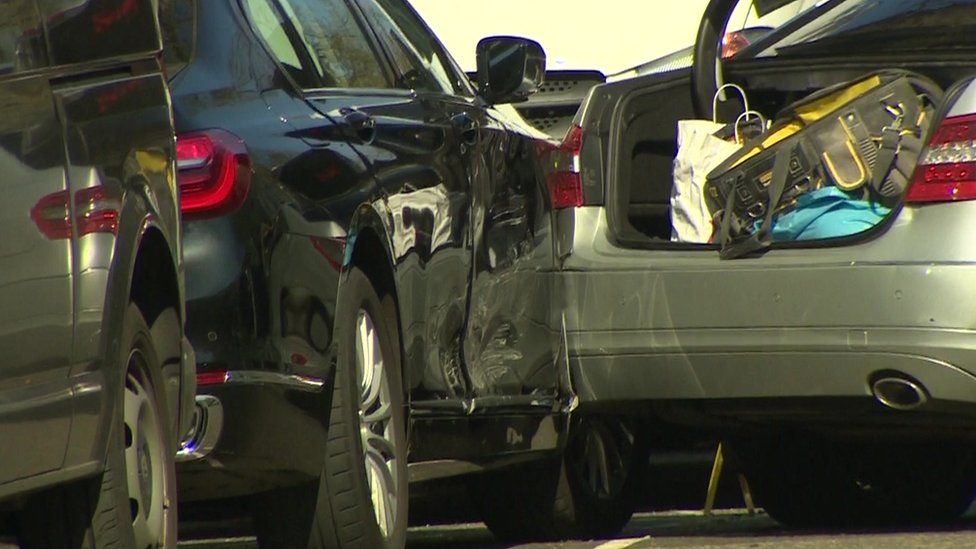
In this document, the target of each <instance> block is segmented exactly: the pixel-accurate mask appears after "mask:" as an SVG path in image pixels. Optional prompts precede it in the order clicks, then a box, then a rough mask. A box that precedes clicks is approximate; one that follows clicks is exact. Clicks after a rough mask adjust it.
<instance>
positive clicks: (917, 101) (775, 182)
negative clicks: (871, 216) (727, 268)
mask: <svg viewBox="0 0 976 549" xmlns="http://www.w3.org/2000/svg"><path fill="white" fill-rule="evenodd" d="M941 100H942V90H941V89H940V88H939V86H938V85H937V84H935V83H934V82H932V81H931V80H929V79H927V78H925V77H924V76H921V75H919V74H915V73H911V72H907V71H894V70H891V71H883V72H877V73H872V74H869V75H867V76H865V77H862V78H859V79H857V80H855V81H853V82H847V83H844V84H840V85H837V86H832V87H830V88H827V89H824V90H821V91H820V92H817V93H815V94H813V95H811V96H809V97H807V98H805V99H803V100H801V101H799V102H797V103H794V104H792V105H790V106H789V107H787V108H786V109H784V110H783V111H782V112H781V113H780V114H779V115H777V117H776V119H775V120H776V122H775V123H774V124H773V125H772V127H771V128H770V129H769V130H767V131H766V132H764V133H763V134H762V135H760V136H759V137H757V138H755V139H753V140H751V141H749V142H747V143H746V144H745V145H744V146H743V147H742V149H741V150H740V151H739V152H738V153H736V154H734V155H733V156H732V157H730V158H729V159H727V160H726V161H725V162H723V163H722V164H721V165H719V166H718V167H716V168H715V169H714V170H712V171H711V173H709V174H708V177H707V180H706V183H705V187H704V190H705V200H706V204H707V206H708V209H709V211H710V212H711V214H712V219H713V223H714V225H715V227H716V229H717V230H716V232H717V235H718V239H717V242H718V243H720V244H721V256H722V258H723V259H733V258H737V257H741V256H744V255H749V254H752V253H755V252H758V251H762V250H764V249H766V248H768V247H769V246H770V244H772V241H773V239H772V236H771V230H772V226H773V224H774V222H775V220H776V218H777V217H778V216H780V215H782V214H784V213H787V212H789V211H791V210H792V209H793V208H794V206H795V205H796V201H797V199H798V198H799V197H800V196H802V195H803V194H805V193H808V192H810V191H813V190H816V189H820V188H823V187H826V186H828V185H833V186H835V187H837V188H839V189H841V190H843V191H845V192H848V193H855V195H860V196H861V197H863V199H865V200H870V201H872V202H878V203H880V204H882V205H885V206H887V207H893V206H895V205H897V204H898V203H899V202H900V200H901V197H902V195H903V194H904V192H905V190H906V188H907V186H908V178H909V177H911V173H910V172H911V168H912V167H913V166H914V165H915V163H916V162H917V160H918V156H919V154H920V152H921V149H922V136H923V135H924V134H925V132H926V130H927V128H928V126H929V124H930V122H931V119H932V115H933V111H934V106H935V105H936V104H938V103H939V102H941Z"/></svg>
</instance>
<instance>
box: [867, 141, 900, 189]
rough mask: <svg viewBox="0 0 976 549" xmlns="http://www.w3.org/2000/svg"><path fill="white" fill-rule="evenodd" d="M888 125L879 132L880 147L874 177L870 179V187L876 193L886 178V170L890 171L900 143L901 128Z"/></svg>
mask: <svg viewBox="0 0 976 549" xmlns="http://www.w3.org/2000/svg"><path fill="white" fill-rule="evenodd" d="M897 126H899V125H896V126H895V127H888V128H885V129H884V131H883V132H881V148H880V149H878V163H877V164H876V165H875V167H874V178H873V180H872V181H871V187H872V188H874V190H875V191H877V192H878V194H882V193H881V187H882V185H884V182H885V179H887V178H888V172H890V171H891V167H892V166H893V165H894V163H895V157H896V156H897V155H898V144H899V143H901V128H900V127H897Z"/></svg>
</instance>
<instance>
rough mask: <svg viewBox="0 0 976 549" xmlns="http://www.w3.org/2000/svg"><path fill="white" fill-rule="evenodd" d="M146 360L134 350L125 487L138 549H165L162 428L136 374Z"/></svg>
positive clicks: (166, 510)
mask: <svg viewBox="0 0 976 549" xmlns="http://www.w3.org/2000/svg"><path fill="white" fill-rule="evenodd" d="M145 364H146V362H145V357H144V356H143V355H142V353H141V352H140V351H138V350H134V351H133V352H132V354H131V355H130V357H129V373H128V374H126V378H125V398H124V411H123V414H124V415H123V426H124V435H125V439H124V445H125V472H126V487H127V491H128V494H129V508H130V510H131V513H132V528H133V531H134V533H135V540H136V547H137V548H138V549H143V548H155V547H164V546H165V545H166V543H167V541H168V540H166V539H165V535H166V534H165V532H166V522H167V518H168V514H169V513H170V512H171V511H170V509H169V497H170V495H169V494H167V493H166V485H167V483H166V475H167V474H168V473H167V470H166V455H165V452H166V451H167V450H166V448H165V445H164V442H163V436H162V431H161V429H162V426H161V425H160V421H159V415H158V413H157V411H156V407H155V405H154V401H153V398H152V397H151V396H150V393H149V390H148V388H147V385H146V384H145V383H144V382H143V381H142V379H141V378H140V377H139V376H138V375H137V374H135V373H134V372H141V371H145V368H144V366H145Z"/></svg>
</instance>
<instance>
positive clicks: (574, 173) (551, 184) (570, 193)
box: [546, 125, 583, 210]
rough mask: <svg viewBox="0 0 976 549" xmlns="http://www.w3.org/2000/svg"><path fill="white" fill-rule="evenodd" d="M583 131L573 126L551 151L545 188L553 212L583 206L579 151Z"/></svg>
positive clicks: (581, 145) (581, 146)
mask: <svg viewBox="0 0 976 549" xmlns="http://www.w3.org/2000/svg"><path fill="white" fill-rule="evenodd" d="M582 149H583V129H582V128H580V127H579V126H577V125H573V126H572V127H571V128H570V129H569V131H568V132H566V137H565V138H564V139H563V141H562V143H560V145H559V146H558V147H555V149H554V150H553V151H552V155H551V156H550V158H551V165H550V166H549V168H550V169H551V170H552V171H550V172H549V173H548V175H546V186H547V187H548V188H549V198H550V200H551V202H552V208H553V209H554V210H561V209H564V208H576V207H579V206H582V205H583V181H582V179H581V178H580V151H581V150H582Z"/></svg>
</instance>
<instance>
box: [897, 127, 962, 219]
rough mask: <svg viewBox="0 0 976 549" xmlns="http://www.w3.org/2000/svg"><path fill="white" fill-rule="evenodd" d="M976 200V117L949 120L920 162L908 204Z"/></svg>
mask: <svg viewBox="0 0 976 549" xmlns="http://www.w3.org/2000/svg"><path fill="white" fill-rule="evenodd" d="M973 199H976V115H967V116H956V117H952V118H947V119H945V120H944V121H943V122H942V124H941V125H940V126H939V129H938V130H936V132H935V135H934V136H932V140H931V141H930V142H929V146H928V150H927V151H926V152H924V153H923V154H922V157H921V158H920V159H919V162H918V167H917V168H915V176H914V177H913V178H912V186H911V187H910V188H909V189H908V195H907V196H906V197H905V201H906V202H951V201H955V200H973Z"/></svg>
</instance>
